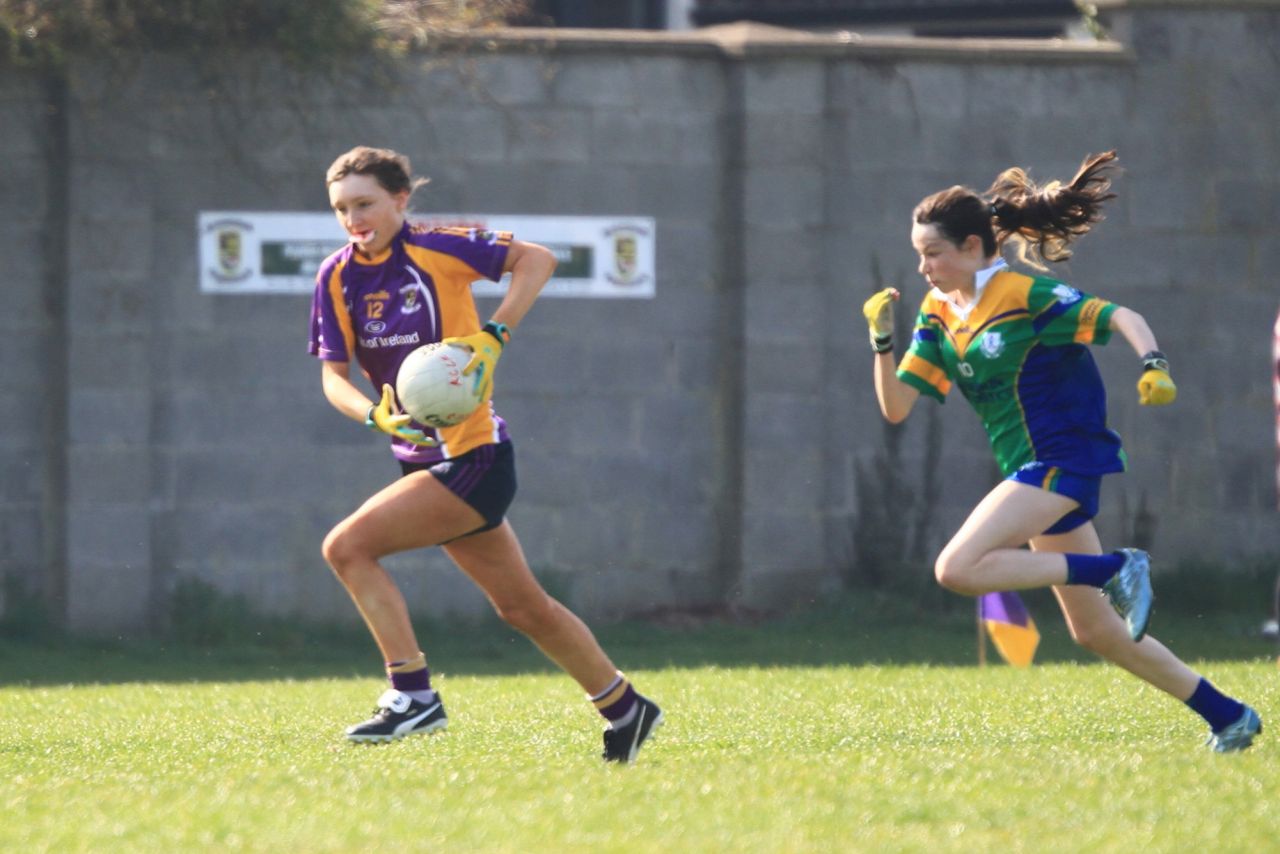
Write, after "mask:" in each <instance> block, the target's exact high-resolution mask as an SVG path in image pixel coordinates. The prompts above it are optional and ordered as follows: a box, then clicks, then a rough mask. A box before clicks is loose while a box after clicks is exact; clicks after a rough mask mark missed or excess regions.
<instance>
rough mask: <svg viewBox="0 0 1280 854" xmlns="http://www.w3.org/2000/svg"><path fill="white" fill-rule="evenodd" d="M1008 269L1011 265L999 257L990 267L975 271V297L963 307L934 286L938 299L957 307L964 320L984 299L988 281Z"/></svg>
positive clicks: (957, 311) (957, 312) (954, 307)
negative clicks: (983, 295)
mask: <svg viewBox="0 0 1280 854" xmlns="http://www.w3.org/2000/svg"><path fill="white" fill-rule="evenodd" d="M1007 269H1009V265H1008V264H1007V263H1005V260H1004V259H1003V258H997V259H996V262H995V263H994V264H992V265H991V266H990V267H986V268H984V269H981V270H979V271H978V272H976V273H974V274H973V299H971V300H969V304H968V305H966V306H964V307H963V308H962V307H960V305H958V304H957V303H956V301H955V300H953V299H952V298H951V297H949V296H947V295H946V294H944V293H943V292H942V291H940V290H938V289H937V288H934V289H933V292H934V293H935V294H937V296H938V299H940V300H942V301H943V302H945V303H947V304H948V305H950V306H951V307H952V308H953V309H955V311H956V314H957V315H959V316H960V318H961V319H962V320H963V319H964V318H967V317H968V316H969V312H971V311H973V307H974V306H975V305H977V304H978V303H979V302H981V301H982V292H983V291H984V290H986V288H987V282H990V281H991V279H992V277H993V276H995V274H996V273H999V272H1001V271H1003V270H1007Z"/></svg>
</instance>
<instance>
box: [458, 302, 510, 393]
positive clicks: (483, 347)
mask: <svg viewBox="0 0 1280 854" xmlns="http://www.w3.org/2000/svg"><path fill="white" fill-rule="evenodd" d="M510 339H511V330H509V329H507V325H506V324H505V323H497V322H495V321H492V320H490V321H489V322H488V323H486V324H485V325H484V328H483V329H481V330H480V331H479V332H477V333H475V334H474V335H463V336H459V337H456V338H446V339H444V341H442V342H441V343H442V344H456V345H458V346H459V347H466V348H467V349H468V350H470V351H471V361H469V362H467V365H466V367H464V368H463V369H462V375H463V376H464V377H469V376H471V374H473V373H474V374H476V379H475V384H476V390H477V391H478V392H480V400H481V401H482V402H483V401H486V400H488V399H489V396H490V395H492V394H493V372H494V371H495V370H496V369H497V367H498V359H500V358H501V357H502V350H503V348H504V347H506V345H507V341H509V340H510Z"/></svg>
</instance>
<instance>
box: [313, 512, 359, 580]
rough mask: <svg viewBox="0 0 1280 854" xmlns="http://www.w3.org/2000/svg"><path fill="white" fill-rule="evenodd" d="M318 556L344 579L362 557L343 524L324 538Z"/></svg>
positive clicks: (353, 537)
mask: <svg viewBox="0 0 1280 854" xmlns="http://www.w3.org/2000/svg"><path fill="white" fill-rule="evenodd" d="M320 554H322V555H323V556H324V560H325V563H327V564H329V566H330V568H332V569H333V571H334V572H335V573H336V574H337V575H338V577H339V578H346V577H347V575H348V574H349V573H350V571H351V569H352V567H354V566H355V565H357V564H358V563H359V562H360V558H362V557H363V556H364V552H363V550H362V549H361V547H360V545H359V541H358V539H357V538H356V536H355V535H354V534H353V533H352V531H351V528H350V527H349V526H347V525H345V524H340V525H338V526H337V527H335V528H334V529H333V530H332V531H330V532H329V533H328V534H327V535H326V536H325V538H324V542H323V543H321V545H320Z"/></svg>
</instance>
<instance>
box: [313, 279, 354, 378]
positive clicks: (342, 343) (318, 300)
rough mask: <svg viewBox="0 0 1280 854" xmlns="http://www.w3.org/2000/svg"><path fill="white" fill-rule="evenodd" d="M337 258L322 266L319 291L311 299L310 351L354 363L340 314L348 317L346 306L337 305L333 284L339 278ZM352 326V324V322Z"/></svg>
mask: <svg viewBox="0 0 1280 854" xmlns="http://www.w3.org/2000/svg"><path fill="white" fill-rule="evenodd" d="M337 266H338V265H337V264H336V263H334V259H332V258H331V259H328V260H326V261H325V262H324V264H322V265H321V266H320V271H319V273H318V274H317V275H316V290H315V293H314V294H313V295H312V297H311V326H310V330H309V335H310V339H309V340H308V342H307V352H308V353H310V354H311V355H313V356H317V357H319V358H321V359H324V360H325V361H329V362H350V361H351V352H350V349H349V347H348V346H347V337H346V336H345V335H344V334H343V330H342V324H341V322H340V321H339V314H342V315H346V311H345V309H346V306H345V305H344V306H340V307H339V306H335V305H334V303H333V292H332V289H331V288H330V282H332V281H333V280H334V277H335V276H337V275H338V272H337ZM348 325H350V324H349V323H348Z"/></svg>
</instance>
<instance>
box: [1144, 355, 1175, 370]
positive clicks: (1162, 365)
mask: <svg viewBox="0 0 1280 854" xmlns="http://www.w3.org/2000/svg"><path fill="white" fill-rule="evenodd" d="M1142 370H1144V371H1164V372H1165V373H1166V374H1167V373H1169V360H1168V359H1167V358H1165V355H1164V353H1161V352H1160V351H1159V350H1152V351H1151V352H1149V353H1144V354H1143V355H1142Z"/></svg>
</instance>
